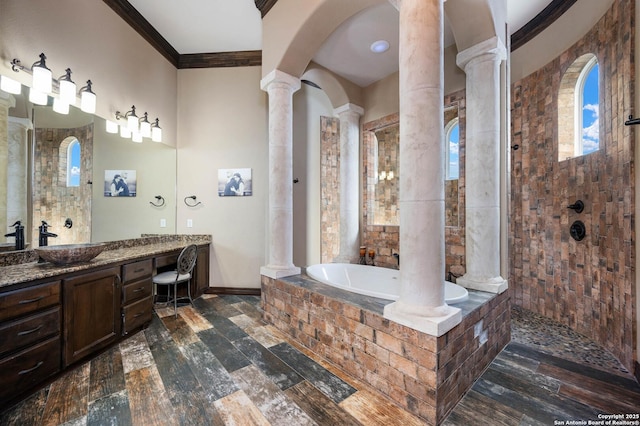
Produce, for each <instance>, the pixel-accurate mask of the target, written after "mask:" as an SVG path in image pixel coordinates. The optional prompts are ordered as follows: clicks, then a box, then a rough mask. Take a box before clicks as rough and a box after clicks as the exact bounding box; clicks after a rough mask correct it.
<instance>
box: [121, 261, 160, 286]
mask: <svg viewBox="0 0 640 426" xmlns="http://www.w3.org/2000/svg"><path fill="white" fill-rule="evenodd" d="M152 272H153V262H152V261H151V259H147V260H141V261H139V262H135V263H129V264H128V265H124V266H123V267H122V282H124V283H128V282H131V281H135V280H137V279H139V278H144V277H150V276H151V273H152Z"/></svg>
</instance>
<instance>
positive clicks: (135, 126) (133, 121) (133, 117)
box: [127, 114, 138, 132]
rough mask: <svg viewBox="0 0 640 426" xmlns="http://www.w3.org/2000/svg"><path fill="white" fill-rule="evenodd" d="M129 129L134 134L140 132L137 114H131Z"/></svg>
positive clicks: (128, 119)
mask: <svg viewBox="0 0 640 426" xmlns="http://www.w3.org/2000/svg"><path fill="white" fill-rule="evenodd" d="M127 127H128V128H129V130H131V131H132V132H135V131H137V130H138V117H137V116H136V115H135V114H131V115H130V116H128V117H127Z"/></svg>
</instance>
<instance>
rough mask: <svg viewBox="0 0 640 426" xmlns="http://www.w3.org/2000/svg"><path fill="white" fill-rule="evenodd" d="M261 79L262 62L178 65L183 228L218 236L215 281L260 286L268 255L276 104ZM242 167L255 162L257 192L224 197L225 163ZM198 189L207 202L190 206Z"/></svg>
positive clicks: (212, 280) (213, 269)
mask: <svg viewBox="0 0 640 426" xmlns="http://www.w3.org/2000/svg"><path fill="white" fill-rule="evenodd" d="M260 78H261V68H260V67H244V68H209V69H185V70H180V71H179V72H178V98H177V104H178V123H179V126H178V144H177V145H178V168H177V176H178V177H177V182H178V191H177V204H178V206H177V210H178V211H177V223H178V226H177V232H178V233H179V234H181V233H185V234H211V235H212V238H213V242H212V246H211V248H212V250H211V275H210V280H209V285H210V286H213V287H236V288H259V287H260V267H261V266H264V265H265V261H266V259H267V256H266V241H267V235H266V228H267V227H266V225H267V223H266V220H267V219H266V213H267V199H268V189H269V186H268V184H269V182H268V176H269V173H268V165H269V161H268V154H269V140H268V106H267V93H266V92H264V91H262V90H261V89H260ZM234 168H251V169H252V178H253V195H252V196H250V197H219V196H218V193H217V183H218V169H234ZM191 195H195V196H196V197H197V201H199V202H202V204H200V205H199V206H197V207H187V206H186V205H185V203H184V202H183V200H184V198H185V197H187V196H191ZM189 219H190V220H192V221H193V227H192V228H188V227H187V220H189Z"/></svg>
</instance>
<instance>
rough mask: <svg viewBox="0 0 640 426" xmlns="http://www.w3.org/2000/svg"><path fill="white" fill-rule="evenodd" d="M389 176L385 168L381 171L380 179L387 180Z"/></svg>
mask: <svg viewBox="0 0 640 426" xmlns="http://www.w3.org/2000/svg"><path fill="white" fill-rule="evenodd" d="M386 178H387V172H385V171H384V170H383V171H381V172H380V180H385V179H386Z"/></svg>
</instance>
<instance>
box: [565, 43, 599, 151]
mask: <svg viewBox="0 0 640 426" xmlns="http://www.w3.org/2000/svg"><path fill="white" fill-rule="evenodd" d="M599 80H600V79H599V67H598V59H597V58H596V56H595V55H593V54H591V53H588V54H586V55H583V56H581V57H579V58H578V59H576V60H575V61H574V62H573V63H572V64H571V65H570V66H569V68H567V70H566V71H565V73H564V75H563V76H562V80H561V82H560V90H559V92H558V161H564V160H568V159H569V158H574V157H579V156H581V155H586V154H590V153H592V152H595V151H598V150H599V149H600V127H599V126H600V124H599V123H600V121H599V108H600V90H599Z"/></svg>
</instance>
